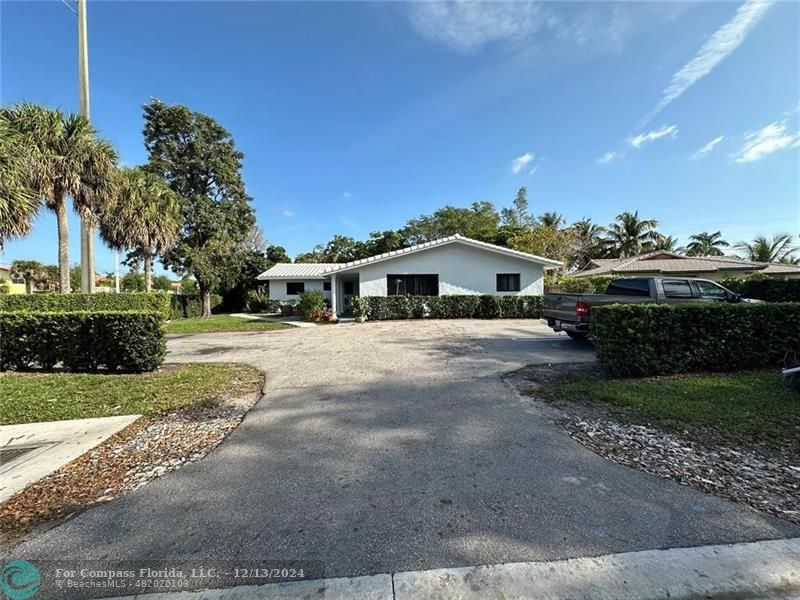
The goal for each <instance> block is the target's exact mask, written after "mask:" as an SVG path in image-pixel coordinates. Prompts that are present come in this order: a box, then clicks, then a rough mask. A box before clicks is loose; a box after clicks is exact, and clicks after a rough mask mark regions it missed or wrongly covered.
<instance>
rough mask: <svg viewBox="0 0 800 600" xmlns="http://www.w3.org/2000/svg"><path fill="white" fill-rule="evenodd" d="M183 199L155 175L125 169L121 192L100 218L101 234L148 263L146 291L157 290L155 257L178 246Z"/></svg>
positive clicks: (119, 248)
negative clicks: (154, 286)
mask: <svg viewBox="0 0 800 600" xmlns="http://www.w3.org/2000/svg"><path fill="white" fill-rule="evenodd" d="M180 218H181V212H180V198H179V197H178V195H177V194H176V193H175V192H174V191H172V189H170V188H169V186H168V185H167V183H166V182H165V181H164V180H163V179H162V178H161V177H160V176H158V175H156V174H155V173H152V172H149V171H146V170H145V169H143V168H141V167H134V168H130V169H122V170H121V176H120V192H119V194H118V195H117V197H116V199H115V200H113V201H112V202H110V203H109V204H108V206H107V207H106V209H105V210H103V211H102V212H101V215H100V235H101V237H102V238H103V239H104V240H105V241H106V243H108V245H109V246H111V247H112V248H114V249H115V250H127V251H129V252H130V253H131V255H133V256H135V257H136V259H137V260H141V261H142V262H143V263H144V288H145V291H147V292H150V291H152V289H153V256H154V255H160V254H162V253H164V252H166V251H167V250H168V249H170V248H171V247H172V245H173V244H174V243H175V240H176V239H177V237H178V232H179V230H180V226H181V220H180Z"/></svg>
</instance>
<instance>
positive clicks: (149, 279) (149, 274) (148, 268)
mask: <svg viewBox="0 0 800 600" xmlns="http://www.w3.org/2000/svg"><path fill="white" fill-rule="evenodd" d="M144 291H145V292H152V291H153V257H152V255H151V254H150V250H148V249H147V248H145V249H144Z"/></svg>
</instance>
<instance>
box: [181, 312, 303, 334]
mask: <svg viewBox="0 0 800 600" xmlns="http://www.w3.org/2000/svg"><path fill="white" fill-rule="evenodd" d="M291 327H292V326H291V325H287V324H285V323H275V322H274V321H260V320H256V319H244V318H242V317H234V316H231V315H214V316H211V317H197V318H195V319H179V320H177V321H170V322H169V323H167V327H166V331H167V333H213V332H218V331H277V330H278V329H290V328H291Z"/></svg>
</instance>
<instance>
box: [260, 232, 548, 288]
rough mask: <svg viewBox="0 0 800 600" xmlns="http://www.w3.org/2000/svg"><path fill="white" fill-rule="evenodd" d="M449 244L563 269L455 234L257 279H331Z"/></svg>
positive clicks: (279, 269)
mask: <svg viewBox="0 0 800 600" xmlns="http://www.w3.org/2000/svg"><path fill="white" fill-rule="evenodd" d="M448 244H463V245H465V246H471V247H474V248H478V249H480V250H485V251H487V252H495V253H497V254H504V255H506V256H513V257H514V258H520V259H522V260H528V261H531V262H535V263H539V264H541V265H544V266H545V267H546V268H555V267H560V266H561V262H560V261H557V260H552V259H550V258H544V257H542V256H536V255H535V254H528V253H527V252H519V251H518V250H511V249H510V248H504V247H503V246H496V245H494V244H489V243H487V242H480V241H478V240H473V239H471V238H467V237H464V236H462V235H459V234H456V235H451V236H448V237H445V238H440V239H438V240H433V241H430V242H425V243H423V244H416V245H414V246H409V247H408V248H401V249H400V250H393V251H392V252H384V253H383V254H378V255H376V256H370V257H369V258H362V259H359V260H354V261H351V262H348V263H278V264H277V265H275V266H274V267H272V268H271V269H269V270H267V271H264V272H263V273H262V274H261V275H259V276H258V277H257V279H260V280H265V279H325V278H327V277H328V275H331V274H333V273H338V272H339V271H350V270H352V269H358V267H361V266H364V265H371V264H373V263H377V262H383V261H386V260H392V259H393V258H397V257H400V256H406V255H407V254H414V253H415V252H424V251H425V250H430V249H431V248H438V247H440V246H446V245H448Z"/></svg>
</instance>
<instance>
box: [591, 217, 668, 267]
mask: <svg viewBox="0 0 800 600" xmlns="http://www.w3.org/2000/svg"><path fill="white" fill-rule="evenodd" d="M656 227H658V221H656V220H655V219H640V218H639V211H636V212H622V213H620V214H618V215H617V219H616V221H615V222H614V223H612V224H611V225H609V226H608V229H607V235H606V238H605V241H604V245H605V247H606V252H607V253H608V255H609V256H611V257H614V258H627V257H629V256H636V255H638V254H643V253H645V252H649V251H650V250H651V249H652V246H653V242H655V240H656V236H657V235H658V234H657V232H656Z"/></svg>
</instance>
